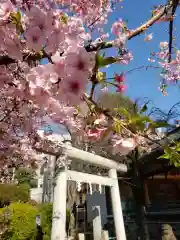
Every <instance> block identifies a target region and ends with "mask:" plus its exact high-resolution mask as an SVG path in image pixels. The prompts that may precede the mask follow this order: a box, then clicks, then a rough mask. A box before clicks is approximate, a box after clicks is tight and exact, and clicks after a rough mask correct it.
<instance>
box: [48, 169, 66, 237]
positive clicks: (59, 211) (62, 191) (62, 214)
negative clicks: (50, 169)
mask: <svg viewBox="0 0 180 240" xmlns="http://www.w3.org/2000/svg"><path fill="white" fill-rule="evenodd" d="M66 174H67V173H66V169H65V168H62V169H60V172H59V173H58V175H57V177H56V182H55V184H56V185H55V187H54V202H53V218H52V230H51V240H64V239H65V237H66V193H67V176H66Z"/></svg>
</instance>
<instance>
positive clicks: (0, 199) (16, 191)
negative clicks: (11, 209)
mask: <svg viewBox="0 0 180 240" xmlns="http://www.w3.org/2000/svg"><path fill="white" fill-rule="evenodd" d="M28 200H29V186H28V185H25V184H23V185H20V186H17V185H14V184H0V206H1V207H2V206H5V205H9V204H10V203H11V202H17V201H21V202H28Z"/></svg>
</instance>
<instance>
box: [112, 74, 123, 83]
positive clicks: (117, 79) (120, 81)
mask: <svg viewBox="0 0 180 240" xmlns="http://www.w3.org/2000/svg"><path fill="white" fill-rule="evenodd" d="M114 79H115V81H116V82H118V83H123V82H124V81H125V77H124V74H123V73H121V74H120V75H118V74H117V73H115V76H114Z"/></svg>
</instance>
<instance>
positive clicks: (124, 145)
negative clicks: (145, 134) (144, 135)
mask: <svg viewBox="0 0 180 240" xmlns="http://www.w3.org/2000/svg"><path fill="white" fill-rule="evenodd" d="M135 147H136V142H135V140H134V139H133V138H124V139H123V138H121V139H119V140H116V141H115V143H114V144H113V150H112V153H113V154H114V155H115V154H118V153H120V155H127V154H128V153H130V152H131V151H132V150H134V149H135Z"/></svg>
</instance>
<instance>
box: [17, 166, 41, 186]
mask: <svg viewBox="0 0 180 240" xmlns="http://www.w3.org/2000/svg"><path fill="white" fill-rule="evenodd" d="M35 176H36V173H35V171H34V170H32V169H30V168H19V169H17V170H16V172H15V179H16V180H17V181H18V184H19V185H20V184H28V185H29V186H30V187H37V181H36V179H35Z"/></svg>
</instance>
